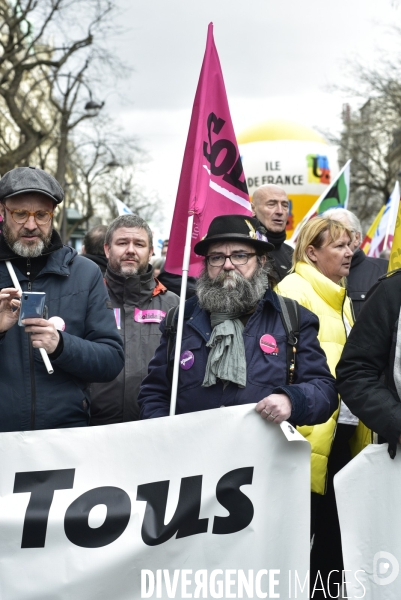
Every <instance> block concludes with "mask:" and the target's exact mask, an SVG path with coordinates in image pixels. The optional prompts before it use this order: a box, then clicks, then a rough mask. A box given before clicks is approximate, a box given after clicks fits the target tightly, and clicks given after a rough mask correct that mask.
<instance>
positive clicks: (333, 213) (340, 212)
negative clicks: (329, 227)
mask: <svg viewBox="0 0 401 600" xmlns="http://www.w3.org/2000/svg"><path fill="white" fill-rule="evenodd" d="M320 216H321V217H326V218H328V219H334V220H336V221H338V218H337V217H340V219H341V217H345V218H346V219H347V221H348V223H349V224H350V229H352V230H353V231H355V233H360V234H361V238H362V235H363V234H362V225H361V222H360V220H359V219H358V217H357V216H356V214H355V213H353V212H351V211H350V210H347V209H346V208H329V209H328V210H326V211H325V212H324V213H323V214H322V215H320Z"/></svg>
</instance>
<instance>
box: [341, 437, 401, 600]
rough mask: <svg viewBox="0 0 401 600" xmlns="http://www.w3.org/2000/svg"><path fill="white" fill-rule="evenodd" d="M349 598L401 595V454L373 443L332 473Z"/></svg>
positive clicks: (382, 599) (387, 599) (392, 599)
mask: <svg viewBox="0 0 401 600" xmlns="http://www.w3.org/2000/svg"><path fill="white" fill-rule="evenodd" d="M334 487H335V492H336V499H337V507H338V515H339V519H340V526H341V538H342V547H343V557H344V569H345V570H346V571H347V573H346V580H347V581H348V584H347V594H348V596H347V597H348V598H366V599H367V600H400V598H401V576H400V574H399V570H400V562H401V509H400V499H401V454H400V451H398V453H397V456H396V457H395V459H394V460H391V458H390V456H389V454H388V452H387V444H381V445H370V446H368V447H367V448H365V450H363V452H361V453H360V454H358V456H357V457H356V458H354V460H352V461H351V462H350V463H349V464H348V465H347V466H346V467H345V468H344V469H342V471H340V472H339V473H338V474H337V475H336V477H335V478H334Z"/></svg>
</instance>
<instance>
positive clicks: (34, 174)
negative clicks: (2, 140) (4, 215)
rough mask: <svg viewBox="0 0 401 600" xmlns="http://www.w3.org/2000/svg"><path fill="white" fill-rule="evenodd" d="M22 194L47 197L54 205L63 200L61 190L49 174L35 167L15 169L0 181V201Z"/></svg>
mask: <svg viewBox="0 0 401 600" xmlns="http://www.w3.org/2000/svg"><path fill="white" fill-rule="evenodd" d="M24 192H37V193H40V194H44V195H45V196H49V198H51V199H52V200H54V202H56V204H60V202H62V201H63V200H64V192H63V188H62V187H61V185H60V184H59V182H58V181H57V180H56V179H54V177H52V176H51V175H49V173H46V172H45V171H42V169H37V168H36V167H17V168H16V169H13V170H12V171H8V173H6V174H5V175H3V177H2V178H1V179H0V200H4V198H10V197H11V196H16V195H17V194H22V193H24Z"/></svg>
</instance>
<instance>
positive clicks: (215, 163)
mask: <svg viewBox="0 0 401 600" xmlns="http://www.w3.org/2000/svg"><path fill="white" fill-rule="evenodd" d="M224 214H227V215H230V214H242V215H247V216H250V215H252V211H251V206H250V202H249V195H248V189H247V186H246V181H245V176H244V171H243V168H242V163H241V157H240V154H239V150H238V146H237V141H236V138H235V134H234V128H233V125H232V122H231V116H230V109H229V108H228V102H227V95H226V88H225V86H224V80H223V73H222V71H221V67H220V61H219V57H218V54H217V50H216V46H215V44H214V39H213V23H210V24H209V27H208V34H207V43H206V51H205V56H204V59H203V64H202V69H201V74H200V77H199V82H198V88H197V90H196V95H195V101H194V105H193V109H192V117H191V124H190V126H189V133H188V139H187V144H186V147H185V153H184V160H183V163H182V169H181V177H180V183H179V186H178V192H177V199H176V203H175V209H174V217H173V223H172V226H171V231H170V238H169V247H168V252H167V259H166V264H165V270H166V271H168V272H170V273H175V274H177V275H180V274H181V273H182V267H183V255H184V245H185V232H186V230H187V222H188V217H189V216H191V215H193V216H194V218H193V226H192V241H191V253H190V266H189V275H192V276H195V277H196V276H197V275H199V272H200V270H201V266H202V260H203V259H202V257H199V256H197V255H196V254H195V253H194V251H193V247H194V245H195V244H196V243H197V242H198V241H199V240H201V239H202V238H203V237H204V236H205V235H206V233H207V230H208V227H209V225H210V222H211V221H212V219H214V217H217V216H218V215H224Z"/></svg>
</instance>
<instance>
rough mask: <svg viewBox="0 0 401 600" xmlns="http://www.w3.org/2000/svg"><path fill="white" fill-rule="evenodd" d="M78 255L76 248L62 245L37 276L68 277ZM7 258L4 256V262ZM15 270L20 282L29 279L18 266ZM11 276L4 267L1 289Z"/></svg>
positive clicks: (49, 257)
mask: <svg viewBox="0 0 401 600" xmlns="http://www.w3.org/2000/svg"><path fill="white" fill-rule="evenodd" d="M77 255H78V253H77V251H76V250H75V249H74V248H70V246H62V247H61V248H59V249H58V250H55V251H54V252H52V253H51V254H50V255H49V256H48V258H47V262H46V264H45V266H44V267H43V269H42V270H41V271H40V273H39V275H38V276H37V277H41V276H42V275H47V274H53V275H61V276H64V277H68V275H69V274H70V265H71V263H72V262H73V260H74V258H75V257H76V256H77ZM5 260H6V258H3V264H4V262H5ZM0 264H1V262H0ZM15 272H16V275H17V278H18V280H19V281H20V282H22V281H28V277H27V276H26V275H24V274H23V273H21V272H20V270H19V269H18V267H15ZM3 277H4V278H5V283H4V284H3V283H2V281H3ZM9 278H10V276H9V274H8V271H7V269H6V268H4V271H3V272H2V273H1V274H0V289H1V288H2V287H4V286H5V285H9V284H8V280H9Z"/></svg>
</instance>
